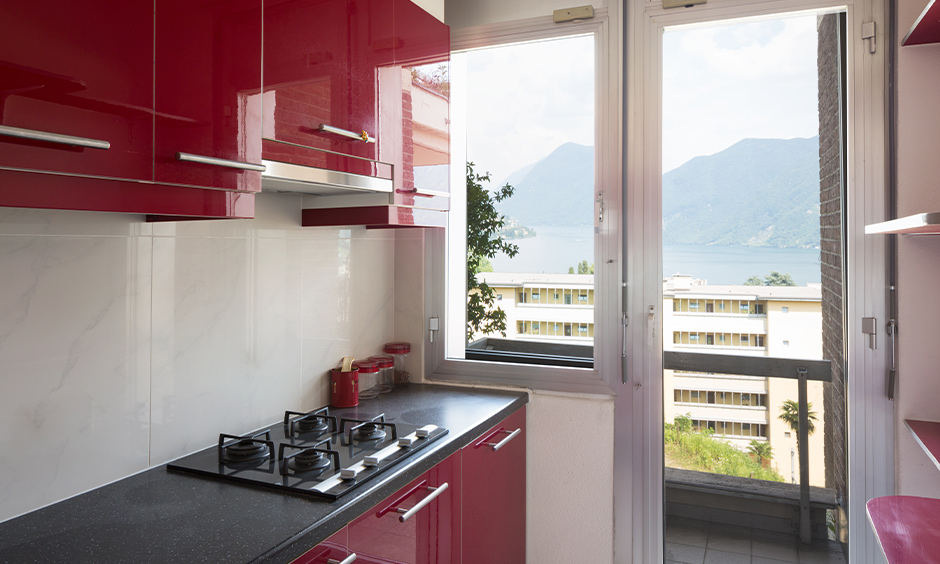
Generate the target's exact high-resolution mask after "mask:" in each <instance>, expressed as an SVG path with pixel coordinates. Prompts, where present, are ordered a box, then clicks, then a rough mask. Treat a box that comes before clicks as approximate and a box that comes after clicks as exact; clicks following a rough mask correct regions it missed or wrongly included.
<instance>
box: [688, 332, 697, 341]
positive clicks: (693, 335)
mask: <svg viewBox="0 0 940 564" xmlns="http://www.w3.org/2000/svg"><path fill="white" fill-rule="evenodd" d="M689 340H690V341H698V335H697V334H695V333H692V334H691V335H689Z"/></svg>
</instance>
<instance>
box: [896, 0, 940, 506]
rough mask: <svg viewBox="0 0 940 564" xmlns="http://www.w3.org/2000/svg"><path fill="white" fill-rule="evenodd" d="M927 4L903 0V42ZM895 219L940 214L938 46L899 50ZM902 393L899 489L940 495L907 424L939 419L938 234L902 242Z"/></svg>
mask: <svg viewBox="0 0 940 564" xmlns="http://www.w3.org/2000/svg"><path fill="white" fill-rule="evenodd" d="M925 5H926V2H924V1H923V0H900V1H899V2H898V35H899V40H900V39H902V38H903V37H904V35H905V34H906V33H907V31H908V30H909V29H910V27H911V25H912V24H913V22H914V20H915V19H916V18H917V16H918V15H919V14H920V12H921V10H923V8H924V6H925ZM897 70H898V81H897V88H898V90H897V105H898V147H897V149H898V216H900V217H903V216H906V215H910V214H914V213H920V212H933V211H937V210H940V159H937V147H938V146H940V107H938V106H940V96H938V92H940V44H935V45H920V46H910V47H900V48H899V50H898V68H897ZM898 239H899V243H898V247H899V249H898V250H899V256H898V261H899V273H898V298H899V308H898V309H899V311H898V325H899V331H898V338H899V351H900V362H899V373H898V374H899V376H898V378H899V391H898V396H897V409H896V413H897V417H898V424H897V426H896V429H897V440H896V445H897V446H896V448H897V490H898V493H900V494H907V495H922V496H928V497H938V498H940V470H938V469H937V468H936V466H934V465H933V464H932V463H931V462H930V461H929V460H928V459H927V456H926V455H925V454H924V453H923V451H922V450H921V449H920V447H918V446H917V444H916V443H915V442H914V440H913V438H912V437H911V434H910V432H909V431H908V429H907V427H906V426H905V425H904V420H905V419H928V420H933V421H940V401H938V399H940V347H938V346H937V341H938V339H937V323H938V320H940V297H938V288H940V285H938V282H937V281H938V280H940V237H937V236H931V237H910V236H902V237H898Z"/></svg>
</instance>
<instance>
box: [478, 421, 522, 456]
mask: <svg viewBox="0 0 940 564" xmlns="http://www.w3.org/2000/svg"><path fill="white" fill-rule="evenodd" d="M521 432H522V428H521V427H520V428H519V429H516V430H515V431H513V432H511V433H510V432H509V431H500V433H509V436H508V437H506V438H505V439H503V440H501V441H499V442H498V443H484V444H485V445H486V446H488V447H493V452H496V451H497V450H499V449H501V448H503V447H504V446H506V443H508V442H509V441H511V440H513V439H515V438H516V435H518V434H519V433H521Z"/></svg>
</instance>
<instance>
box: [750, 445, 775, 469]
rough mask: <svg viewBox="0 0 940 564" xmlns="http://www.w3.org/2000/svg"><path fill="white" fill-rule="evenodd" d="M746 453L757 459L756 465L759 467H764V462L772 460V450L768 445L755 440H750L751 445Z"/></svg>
mask: <svg viewBox="0 0 940 564" xmlns="http://www.w3.org/2000/svg"><path fill="white" fill-rule="evenodd" d="M747 451H748V452H749V453H751V454H753V455H754V456H756V457H757V463H758V464H760V465H761V466H763V465H764V461H765V460H770V459H771V458H773V449H772V448H770V443H768V442H764V441H758V440H757V439H751V445H750V446H749V447H747Z"/></svg>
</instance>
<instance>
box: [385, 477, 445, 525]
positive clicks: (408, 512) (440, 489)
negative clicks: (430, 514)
mask: <svg viewBox="0 0 940 564" xmlns="http://www.w3.org/2000/svg"><path fill="white" fill-rule="evenodd" d="M448 487H449V486H448V485H447V482H444V483H443V484H441V485H439V486H437V487H436V488H433V487H431V486H428V491H429V492H431V494H430V495H429V496H428V497H426V498H424V499H422V500H421V501H419V502H418V503H417V504H415V506H414V507H412V508H411V509H402V508H400V507H399V508H397V509H396V510H395V511H397V512H399V513H401V515H399V516H398V520H399V521H401V522H402V523H404V522H405V521H407V520H408V519H411V517H412V516H413V515H414V514H415V513H417V512H419V511H421V510H422V509H424V506H425V505H427V504H429V503H431V502H432V501H434V498H436V497H437V496H439V495H441V494H442V493H444V492H445V491H447V488H448Z"/></svg>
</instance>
